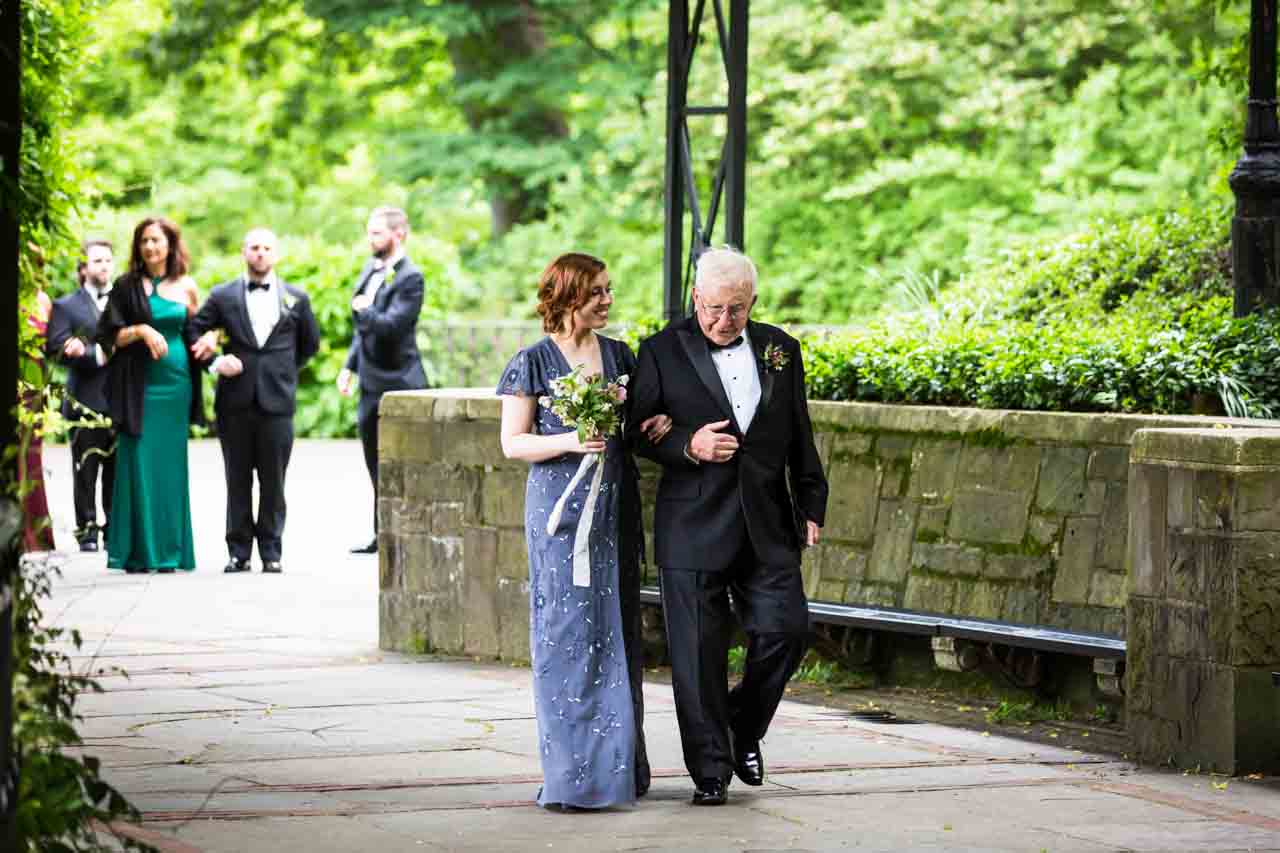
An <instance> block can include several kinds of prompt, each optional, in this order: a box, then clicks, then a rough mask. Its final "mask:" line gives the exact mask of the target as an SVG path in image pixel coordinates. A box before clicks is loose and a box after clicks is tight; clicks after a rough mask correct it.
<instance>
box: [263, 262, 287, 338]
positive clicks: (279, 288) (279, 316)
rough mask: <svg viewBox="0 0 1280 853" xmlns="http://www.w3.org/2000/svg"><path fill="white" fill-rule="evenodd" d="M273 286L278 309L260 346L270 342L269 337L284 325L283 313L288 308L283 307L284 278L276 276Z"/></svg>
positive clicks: (274, 334) (273, 335)
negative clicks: (273, 322) (273, 323)
mask: <svg viewBox="0 0 1280 853" xmlns="http://www.w3.org/2000/svg"><path fill="white" fill-rule="evenodd" d="M275 288H276V305H277V306H278V310H277V311H276V322H275V325H274V326H272V327H271V331H269V332H267V339H266V340H265V341H263V342H262V346H263V347H264V348H265V347H266V345H267V344H269V343H271V339H272V338H274V337H275V336H276V331H277V330H278V329H279V328H280V327H281V326H283V325H284V318H285V313H286V312H287V311H288V310H289V309H288V308H286V307H285V304H284V297H285V284H284V279H282V278H280V277H279V276H277V277H276V284H275Z"/></svg>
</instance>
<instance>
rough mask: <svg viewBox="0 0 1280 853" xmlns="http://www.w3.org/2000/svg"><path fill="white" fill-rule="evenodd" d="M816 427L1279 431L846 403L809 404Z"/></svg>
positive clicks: (1122, 436) (1162, 419)
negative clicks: (1234, 429)
mask: <svg viewBox="0 0 1280 853" xmlns="http://www.w3.org/2000/svg"><path fill="white" fill-rule="evenodd" d="M809 413H810V416H811V417H812V419H813V421H814V424H815V426H817V425H818V424H821V425H822V426H826V427H828V428H832V429H835V430H837V431H838V430H840V429H841V428H843V429H846V430H852V431H860V430H873V431H885V432H902V433H913V434H916V435H920V436H922V437H924V436H927V435H928V434H933V435H945V436H955V437H959V436H965V435H971V434H975V433H988V434H989V435H990V440H991V442H992V443H996V444H998V443H1000V442H1001V441H1002V440H1003V441H1011V442H1012V441H1025V442H1046V441H1048V442H1055V443H1066V444H1089V445H1093V444H1114V445H1127V444H1129V443H1130V441H1131V440H1132V438H1133V435H1134V433H1136V432H1137V431H1138V430H1143V429H1196V428H1205V427H1210V426H1212V425H1214V424H1221V425H1223V426H1229V427H1233V428H1245V429H1258V428H1263V427H1271V428H1278V429H1280V421H1266V420H1253V419H1247V418H1222V417H1209V416H1202V415H1125V414H1114V413H1109V412H1101V413H1096V412H1028V411H1015V410H1010V409H975V408H961V407H950V406H912V405H905V404H901V403H847V402H832V401H827V400H810V401H809Z"/></svg>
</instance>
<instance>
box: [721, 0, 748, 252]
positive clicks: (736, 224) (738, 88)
mask: <svg viewBox="0 0 1280 853" xmlns="http://www.w3.org/2000/svg"><path fill="white" fill-rule="evenodd" d="M728 47H729V49H728V52H727V53H728V68H727V69H726V71H727V76H728V78H729V116H728V118H729V127H728V139H727V144H726V145H725V160H726V162H725V182H724V187H725V200H724V214H725V216H724V236H725V242H727V243H728V244H729V245H731V246H733V247H734V248H736V249H739V250H743V249H745V240H746V225H745V214H746V207H747V0H730V3H729V46H728Z"/></svg>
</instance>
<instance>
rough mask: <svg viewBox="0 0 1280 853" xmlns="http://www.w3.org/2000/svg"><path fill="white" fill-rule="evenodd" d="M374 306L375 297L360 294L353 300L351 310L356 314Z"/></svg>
mask: <svg viewBox="0 0 1280 853" xmlns="http://www.w3.org/2000/svg"><path fill="white" fill-rule="evenodd" d="M372 304H373V297H372V296H370V295H369V294H367V293H358V294H356V296H355V298H353V299H352V300H351V310H352V311H355V312H357V313H358V312H360V311H363V310H364V309H366V308H368V307H369V306H370V305H372Z"/></svg>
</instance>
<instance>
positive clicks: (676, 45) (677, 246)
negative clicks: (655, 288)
mask: <svg viewBox="0 0 1280 853" xmlns="http://www.w3.org/2000/svg"><path fill="white" fill-rule="evenodd" d="M688 40H689V3H688V0H670V5H669V6H668V9H667V165H666V175H665V183H666V195H665V200H664V202H663V219H664V225H665V230H664V233H663V244H662V293H663V301H662V313H663V319H665V320H666V321H667V322H671V321H672V320H678V319H680V318H682V317H684V304H683V301H684V300H683V289H684V233H683V231H684V192H685V188H684V166H683V165H682V164H683V160H684V158H683V154H682V146H683V144H684V121H685V115H684V111H685V104H686V98H687V97H688V83H689V69H688V68H687V67H686V65H685V53H686V50H687V47H688Z"/></svg>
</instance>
